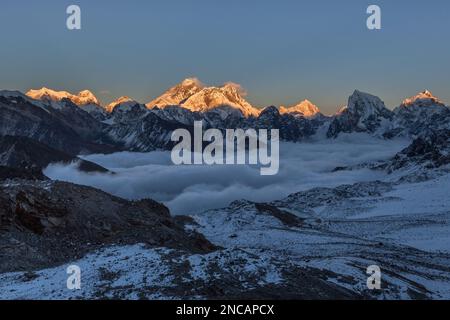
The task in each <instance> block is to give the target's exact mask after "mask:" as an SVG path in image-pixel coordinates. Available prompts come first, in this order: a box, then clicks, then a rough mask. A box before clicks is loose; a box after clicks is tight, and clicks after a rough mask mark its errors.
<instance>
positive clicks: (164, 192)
mask: <svg viewBox="0 0 450 320" xmlns="http://www.w3.org/2000/svg"><path fill="white" fill-rule="evenodd" d="M407 144H408V142H407V141H405V140H395V141H388V140H379V139H373V138H369V137H367V136H365V135H355V134H353V135H344V136H342V137H340V138H339V139H336V140H322V141H317V142H311V143H281V144H280V170H279V173H278V174H277V175H274V176H261V175H260V170H259V167H256V166H248V165H215V166H207V165H181V166H176V165H173V164H172V161H171V158H170V152H166V151H155V152H149V153H133V152H120V153H114V154H110V155H101V154H94V155H89V156H83V159H85V160H89V161H92V162H95V163H98V164H99V165H101V166H103V167H105V168H108V169H110V170H111V171H113V172H115V174H101V173H84V172H81V171H79V170H78V169H77V165H76V164H71V165H62V164H51V165H49V166H48V167H47V168H46V169H45V170H44V173H45V174H46V175H47V176H48V177H50V178H52V179H56V180H62V181H69V182H73V183H77V184H82V185H88V186H93V187H96V188H99V189H102V190H104V191H106V192H108V193H111V194H114V195H117V196H120V197H123V198H127V199H141V198H152V199H155V200H157V201H160V202H163V203H164V204H165V205H167V206H168V207H169V208H170V210H171V212H172V213H173V214H189V213H196V212H201V211H205V210H208V209H214V208H220V207H225V206H227V205H228V204H229V203H230V202H232V201H234V200H239V199H247V200H252V201H261V202H262V201H272V200H276V199H281V198H284V197H286V196H287V195H289V194H291V193H294V192H298V191H301V190H307V189H310V188H313V187H318V186H327V187H332V186H336V185H341V184H348V183H354V182H358V181H371V180H377V179H382V178H383V176H384V175H385V174H384V173H383V172H377V171H371V170H368V169H361V170H352V171H338V172H332V170H333V169H334V168H336V167H339V166H349V165H356V164H360V163H364V162H368V161H373V160H383V159H388V158H390V157H392V156H393V155H394V154H395V153H397V152H398V151H400V150H401V149H403V148H404V147H405V146H406V145H407Z"/></svg>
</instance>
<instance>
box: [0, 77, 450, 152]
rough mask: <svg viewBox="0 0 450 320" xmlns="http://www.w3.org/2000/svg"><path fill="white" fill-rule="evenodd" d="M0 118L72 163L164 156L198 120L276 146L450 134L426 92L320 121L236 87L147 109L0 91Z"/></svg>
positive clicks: (176, 96) (445, 113) (357, 97)
mask: <svg viewBox="0 0 450 320" xmlns="http://www.w3.org/2000/svg"><path fill="white" fill-rule="evenodd" d="M0 116H1V117H0V135H1V136H19V137H25V138H30V139H33V140H35V141H37V142H39V143H42V144H45V145H47V146H50V147H52V148H54V149H56V150H59V151H62V152H65V153H67V154H68V155H71V156H76V155H78V154H86V153H110V152H115V151H121V150H128V151H140V152H147V151H152V150H169V149H170V148H171V147H172V146H173V144H174V143H173V142H172V141H171V139H170V138H171V133H172V132H173V130H175V129H178V128H186V129H188V130H191V129H192V127H193V123H194V121H199V120H202V121H203V123H204V127H205V128H218V129H222V130H223V129H227V128H230V129H234V128H243V129H246V128H254V129H259V128H261V129H262V128H264V129H279V130H280V137H281V139H282V140H283V141H291V142H300V141H305V140H308V139H311V138H316V139H317V138H322V139H334V138H337V137H338V136H340V135H342V134H351V133H367V134H369V135H372V136H375V137H378V138H381V139H391V138H395V137H410V138H417V137H418V136H421V135H423V134H426V133H429V132H434V131H438V130H445V129H450V108H449V107H448V106H446V105H445V104H444V103H442V102H441V101H440V100H439V99H438V98H436V97H434V96H433V95H432V94H431V92H429V91H424V92H421V93H419V94H418V95H416V96H414V97H411V98H409V99H406V100H405V101H403V103H402V104H401V105H400V106H399V107H397V108H395V109H394V110H390V109H388V108H387V107H386V106H385V104H384V102H383V101H382V100H381V99H380V98H378V97H376V96H373V95H370V94H368V93H364V92H360V91H357V90H356V91H355V92H354V93H353V94H352V95H351V96H350V97H349V99H348V104H347V106H346V107H344V108H342V109H341V110H340V111H339V112H338V113H336V114H335V115H333V116H325V115H323V114H322V113H321V112H320V110H319V108H317V106H315V105H314V104H313V103H312V102H310V101H308V100H304V101H301V102H299V103H298V104H295V105H293V106H287V107H285V106H280V107H274V106H270V107H267V108H265V109H259V108H255V107H253V106H252V105H251V104H250V103H249V102H247V101H246V100H245V92H244V90H243V89H242V88H241V87H240V86H239V85H237V84H235V83H227V84H225V85H223V86H222V87H207V86H204V85H203V84H202V83H201V82H200V81H198V80H197V79H195V78H191V79H186V80H184V81H183V82H181V83H180V84H178V85H176V86H174V87H172V88H170V89H169V90H167V91H166V92H165V93H163V94H162V95H161V96H160V97H158V98H156V99H154V100H153V101H151V102H149V103H147V104H141V103H139V102H137V101H135V100H133V99H131V98H129V97H126V96H124V97H121V98H119V99H118V100H116V101H114V102H112V103H110V104H108V105H102V104H101V103H100V101H99V100H98V99H97V98H96V97H95V96H94V94H92V93H91V92H90V91H89V90H84V91H81V92H80V93H78V94H72V93H69V92H66V91H54V90H51V89H48V88H42V89H40V90H30V91H29V92H28V93H26V94H23V93H21V92H17V91H0ZM3 151H4V150H3ZM3 151H2V152H3Z"/></svg>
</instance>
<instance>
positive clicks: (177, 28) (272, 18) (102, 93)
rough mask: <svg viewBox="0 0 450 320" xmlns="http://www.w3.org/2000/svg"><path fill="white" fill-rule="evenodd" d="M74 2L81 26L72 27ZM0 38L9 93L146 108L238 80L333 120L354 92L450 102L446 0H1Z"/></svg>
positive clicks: (2, 79)
mask: <svg viewBox="0 0 450 320" xmlns="http://www.w3.org/2000/svg"><path fill="white" fill-rule="evenodd" d="M69 4H78V5H80V7H81V9H82V30H81V31H68V30H67V29H66V17H67V15H66V13H65V11H66V7H67V6H68V5H69ZM369 4H378V5H379V6H380V7H381V9H382V27H383V29H382V30H381V31H369V30H368V29H367V28H366V18H367V14H366V8H367V6H368V5H369ZM0 43H1V45H0V88H1V89H18V90H21V91H26V90H28V89H29V88H38V87H41V86H48V87H51V88H55V89H60V90H61V89H65V90H69V91H74V92H77V91H79V90H82V89H86V88H87V89H91V90H92V91H93V92H94V93H95V94H97V95H98V96H99V98H100V99H101V100H102V101H104V102H108V101H110V100H112V99H114V98H116V97H118V96H120V95H129V96H132V97H134V98H135V99H137V100H139V101H142V102H148V101H150V100H151V99H152V98H154V97H155V96H157V95H159V94H160V93H162V92H163V91H164V90H165V89H167V88H168V87H170V86H172V85H174V84H176V83H178V82H179V81H181V80H182V79H184V78H186V77H191V76H195V77H198V78H200V80H202V81H203V82H205V83H207V84H211V85H220V84H222V83H224V82H227V81H233V82H237V83H240V84H241V85H242V86H243V87H244V88H245V89H247V91H248V99H249V101H250V102H252V103H253V104H255V105H257V106H267V105H272V104H273V105H280V104H292V103H294V102H296V101H298V100H301V99H304V98H308V99H310V100H312V101H313V102H315V103H316V104H317V105H319V107H321V108H322V110H323V111H325V112H326V113H330V112H334V111H335V110H336V109H337V107H338V106H339V105H344V104H345V103H346V100H347V97H348V95H350V94H351V93H352V92H353V90H354V89H356V88H357V89H359V90H363V91H367V92H370V93H373V94H376V95H378V96H380V97H381V98H382V99H383V100H384V101H385V102H386V104H387V105H388V106H390V107H394V106H397V105H398V104H399V103H400V102H401V100H402V99H403V98H405V97H406V96H410V95H413V94H415V93H417V92H418V91H421V90H423V89H429V90H431V91H433V93H434V94H435V95H437V96H439V97H440V98H441V99H443V100H444V101H446V102H447V103H450V1H447V0H430V1H416V0H395V1H391V0H389V1H375V0H372V1H365V0H343V1H335V0H314V1H312V0H311V1H301V0H294V1H287V0H284V1H283V0H279V1H275V0H272V1H265V0H226V1H217V0H160V1H159V0H147V1H144V0H140V1H139V0H128V1H113V0H109V1H107V0H89V1H87V0H86V1H85V0H81V1H76V0H71V1H66V0H55V1H50V0H40V1H25V0H2V1H1V4H0Z"/></svg>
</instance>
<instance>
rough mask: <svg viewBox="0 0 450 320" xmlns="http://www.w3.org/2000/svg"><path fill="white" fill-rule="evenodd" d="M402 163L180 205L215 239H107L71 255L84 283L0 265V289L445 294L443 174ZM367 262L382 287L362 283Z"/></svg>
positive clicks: (26, 293)
mask: <svg viewBox="0 0 450 320" xmlns="http://www.w3.org/2000/svg"><path fill="white" fill-rule="evenodd" d="M410 171H411V170H410V169H409V171H408V170H403V171H401V172H396V173H394V174H392V175H390V176H389V177H388V178H387V179H385V181H374V182H361V183H356V184H353V185H343V186H339V187H336V188H315V189H311V190H308V191H302V192H299V193H295V194H292V195H290V196H288V197H287V198H285V199H282V200H279V201H274V202H271V203H253V202H248V201H235V202H233V203H232V204H231V205H230V206H228V207H226V208H223V209H217V210H210V211H207V212H204V213H201V214H196V215H193V216H191V217H181V218H180V219H182V220H183V223H184V225H185V229H186V230H187V231H194V230H195V231H197V232H199V233H202V234H203V235H205V236H206V238H207V239H208V240H210V241H211V242H212V243H214V244H215V245H218V246H219V247H221V249H219V250H216V251H214V252H211V253H205V254H192V253H188V252H186V251H183V250H179V249H168V248H150V247H147V246H145V245H128V246H123V245H122V246H117V245H112V246H109V247H104V248H103V249H98V250H96V251H95V252H93V253H91V254H88V255H86V256H85V257H84V258H81V259H79V260H77V261H73V262H71V263H70V264H76V265H78V266H79V267H80V268H81V270H82V289H81V290H77V291H70V290H68V289H67V288H66V280H67V274H66V268H67V266H68V265H69V264H66V265H63V266H58V267H55V268H51V269H45V270H41V271H36V272H28V273H23V272H16V273H6V274H2V275H0V298H2V299H17V298H32V299H48V298H50V299H70V298H76V299H80V298H81V299H87V298H94V299H98V298H100V299H102V298H122V299H143V298H145V299H176V298H183V299H208V298H300V299H317V298H331V299H334V298H339V299H361V298H371V299H429V298H432V299H449V298H450V246H449V245H448V243H449V242H448V241H449V240H450V239H449V237H450V200H449V199H448V190H449V188H450V174H449V171H448V169H446V167H443V168H440V169H439V170H428V171H427V174H426V177H425V178H424V176H423V175H418V174H417V172H418V171H420V170H418V169H414V170H413V172H414V174H410V173H409V172H410ZM370 265H378V266H379V267H380V268H381V272H382V278H381V281H382V289H381V290H374V291H373V290H368V289H367V285H366V281H367V277H368V275H367V274H366V268H367V267H368V266H370Z"/></svg>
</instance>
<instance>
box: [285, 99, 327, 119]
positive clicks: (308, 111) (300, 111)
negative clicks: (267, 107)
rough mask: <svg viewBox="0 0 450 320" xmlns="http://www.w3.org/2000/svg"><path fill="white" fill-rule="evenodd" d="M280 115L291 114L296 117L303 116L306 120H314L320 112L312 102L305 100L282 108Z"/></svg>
mask: <svg viewBox="0 0 450 320" xmlns="http://www.w3.org/2000/svg"><path fill="white" fill-rule="evenodd" d="M280 113H281V114H285V113H290V114H294V115H301V116H303V117H305V118H312V117H314V116H316V115H317V114H319V113H320V110H319V108H318V107H317V106H316V105H315V104H313V103H312V102H311V101H309V100H303V101H301V102H299V103H297V104H295V105H293V106H290V107H284V106H280Z"/></svg>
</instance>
